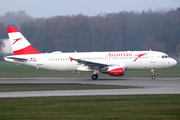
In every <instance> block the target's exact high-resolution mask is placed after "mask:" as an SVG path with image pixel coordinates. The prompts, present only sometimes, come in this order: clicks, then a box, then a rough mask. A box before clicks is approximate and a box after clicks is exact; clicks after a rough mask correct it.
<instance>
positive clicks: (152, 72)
mask: <svg viewBox="0 0 180 120" xmlns="http://www.w3.org/2000/svg"><path fill="white" fill-rule="evenodd" d="M154 71H155V68H153V69H151V74H152V77H151V78H152V79H153V80H155V79H156V76H155V75H154Z"/></svg>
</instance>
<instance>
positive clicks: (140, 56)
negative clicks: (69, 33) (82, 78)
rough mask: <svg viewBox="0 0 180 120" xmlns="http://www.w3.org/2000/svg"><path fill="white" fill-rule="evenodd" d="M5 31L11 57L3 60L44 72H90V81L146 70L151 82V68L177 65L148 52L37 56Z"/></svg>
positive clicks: (15, 33)
mask: <svg viewBox="0 0 180 120" xmlns="http://www.w3.org/2000/svg"><path fill="white" fill-rule="evenodd" d="M7 31H8V35H9V38H10V41H11V45H12V49H13V53H14V55H13V56H7V57H5V61H8V62H13V63H17V64H22V65H26V66H31V67H35V68H41V69H47V70H57V71H92V72H94V74H93V75H92V79H93V80H96V79H97V78H98V75H97V73H98V72H101V73H106V74H109V75H111V76H123V75H124V74H125V70H139V69H141V70H142V69H144V70H146V69H150V70H151V72H152V79H155V78H156V77H155V75H154V70H155V69H163V68H168V67H172V66H174V65H176V64H177V62H176V60H174V59H173V58H170V57H169V56H168V55H167V54H165V53H162V52H157V51H151V50H150V51H113V52H112V51H110V52H74V53H62V52H59V51H56V52H52V53H40V52H38V51H37V50H35V49H34V47H33V46H32V45H31V44H30V43H29V42H28V41H27V40H26V38H25V37H24V36H23V35H22V34H21V33H20V32H19V31H18V30H17V29H16V28H15V27H7Z"/></svg>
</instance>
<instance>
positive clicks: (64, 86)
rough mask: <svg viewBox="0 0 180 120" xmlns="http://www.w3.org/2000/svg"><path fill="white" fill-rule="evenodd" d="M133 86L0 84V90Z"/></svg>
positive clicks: (124, 87) (130, 87)
mask: <svg viewBox="0 0 180 120" xmlns="http://www.w3.org/2000/svg"><path fill="white" fill-rule="evenodd" d="M132 88H138V87H135V86H114V85H84V84H83V85H0V92H12V91H13V92H15V91H46V90H89V89H132Z"/></svg>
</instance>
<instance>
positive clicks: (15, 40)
mask: <svg viewBox="0 0 180 120" xmlns="http://www.w3.org/2000/svg"><path fill="white" fill-rule="evenodd" d="M21 39H22V38H18V39H14V43H13V45H14V44H15V43H16V42H17V41H19V40H21Z"/></svg>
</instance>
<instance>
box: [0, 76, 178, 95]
mask: <svg viewBox="0 0 180 120" xmlns="http://www.w3.org/2000/svg"><path fill="white" fill-rule="evenodd" d="M0 84H1V85H2V84H100V85H127V86H139V87H141V88H133V89H100V90H56V91H27V92H0V98H7V97H45V96H46V97H47V96H88V95H142V94H180V78H157V79H156V80H152V79H151V78H101V79H98V80H95V81H94V80H91V79H90V78H1V79H0Z"/></svg>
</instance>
